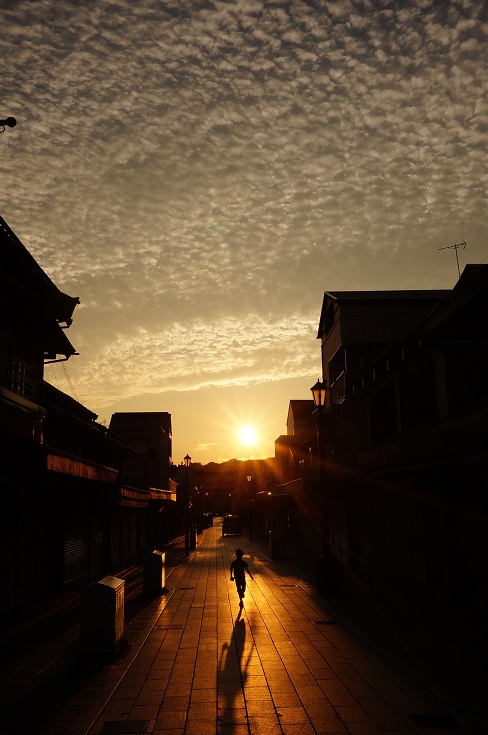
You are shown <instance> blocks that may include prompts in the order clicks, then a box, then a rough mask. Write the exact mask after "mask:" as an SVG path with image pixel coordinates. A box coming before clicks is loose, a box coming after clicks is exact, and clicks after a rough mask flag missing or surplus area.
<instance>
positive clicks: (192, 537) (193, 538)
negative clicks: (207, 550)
mask: <svg viewBox="0 0 488 735" xmlns="http://www.w3.org/2000/svg"><path fill="white" fill-rule="evenodd" d="M196 548H197V529H196V528H192V529H191V530H190V551H195V549H196Z"/></svg>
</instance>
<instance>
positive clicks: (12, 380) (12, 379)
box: [8, 355, 35, 401]
mask: <svg viewBox="0 0 488 735" xmlns="http://www.w3.org/2000/svg"><path fill="white" fill-rule="evenodd" d="M8 388H9V389H10V390H11V391H13V392H14V393H18V394H19V395H21V396H23V397H24V398H27V399H28V400H29V401H32V400H33V399H34V389H35V369H34V366H33V364H32V363H31V362H29V361H27V360H24V359H22V358H21V357H18V356H17V355H12V360H11V363H10V369H9V380H8Z"/></svg>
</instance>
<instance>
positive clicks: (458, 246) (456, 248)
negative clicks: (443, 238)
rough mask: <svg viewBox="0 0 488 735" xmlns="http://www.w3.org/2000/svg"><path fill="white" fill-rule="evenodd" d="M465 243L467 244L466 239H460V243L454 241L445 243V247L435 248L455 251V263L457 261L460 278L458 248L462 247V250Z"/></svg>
mask: <svg viewBox="0 0 488 735" xmlns="http://www.w3.org/2000/svg"><path fill="white" fill-rule="evenodd" d="M466 244H467V243H466V240H461V242H460V243H454V245H446V247H445V248H437V250H454V252H455V253H456V263H457V268H458V275H459V278H461V271H460V269H459V256H458V250H459V248H462V249H463V250H464V248H465V247H466Z"/></svg>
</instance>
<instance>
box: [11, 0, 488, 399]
mask: <svg viewBox="0 0 488 735" xmlns="http://www.w3.org/2000/svg"><path fill="white" fill-rule="evenodd" d="M0 13H1V21H2V26H1V27H2V31H0V44H1V52H2V59H3V71H2V81H1V86H2V106H3V108H2V114H5V115H15V116H16V117H17V119H18V123H19V124H18V126H17V128H15V129H14V130H13V131H9V134H8V135H4V136H2V140H1V145H2V158H1V160H0V166H1V168H2V178H3V180H4V181H7V182H8V186H7V187H5V189H4V192H3V204H2V214H3V216H4V217H5V218H6V219H7V221H8V222H9V224H10V225H11V226H12V227H13V229H14V230H15V232H16V233H17V234H18V235H19V237H20V238H21V239H22V240H23V242H24V243H25V244H26V246H27V247H28V248H29V249H30V250H31V252H32V253H33V255H34V256H35V257H36V258H37V259H38V261H39V262H40V263H41V265H42V266H43V267H44V269H45V270H46V271H47V272H48V274H49V275H50V276H51V277H52V278H53V279H54V280H55V282H56V283H57V285H58V286H59V287H60V288H62V289H64V290H66V291H67V292H69V293H72V294H76V295H79V296H80V298H81V301H82V306H81V308H80V309H78V310H77V313H76V319H75V324H74V326H73V328H72V330H71V339H72V340H73V342H74V344H75V345H76V347H77V348H78V349H79V350H80V352H81V356H80V357H79V358H76V361H75V360H72V361H70V372H71V373H72V376H73V379H74V380H75V382H76V384H77V385H78V386H79V394H80V396H81V395H83V398H84V400H85V401H86V402H87V404H88V405H94V407H95V409H96V408H97V407H98V406H100V405H106V404H107V403H108V402H110V401H115V400H117V399H120V398H123V397H127V396H134V395H137V393H138V392H144V391H145V392H147V391H151V392H160V391H164V390H169V389H171V390H175V389H176V390H185V389H187V388H194V387H199V386H207V385H221V384H222V385H225V384H245V383H246V381H255V382H256V381H265V380H278V379H280V378H283V377H293V376H298V375H302V374H306V373H309V372H310V369H309V368H307V365H310V363H311V362H314V364H315V363H316V359H317V357H316V356H317V350H318V347H317V344H316V342H315V340H314V337H315V332H314V325H316V323H317V320H318V316H319V311H320V305H321V298H322V292H323V291H324V289H334V288H381V287H383V288H390V287H397V288H412V287H418V288H422V287H429V286H432V287H435V286H439V287H445V286H446V280H448V282H449V284H450V283H451V282H452V281H453V280H454V274H453V272H452V263H451V262H450V261H449V262H448V261H447V259H444V260H439V257H440V256H439V255H438V253H437V248H438V247H440V246H442V245H445V244H450V243H451V242H454V240H456V239H458V238H459V237H460V236H464V237H466V238H467V239H468V240H469V242H470V244H471V246H476V244H479V245H480V246H481V243H482V242H483V240H484V238H485V237H486V225H485V224H484V208H485V205H486V190H487V184H488V173H487V164H486V161H487V159H486V129H487V125H488V102H487V100H488V95H487V89H488V72H487V68H486V63H485V61H484V59H485V48H486V41H487V35H488V17H487V9H486V6H485V4H484V3H482V2H476V1H475V0H453V1H451V2H448V1H446V2H445V3H438V2H434V0H432V1H431V0H417V1H414V0H410V1H409V0H406V2H402V3H397V2H391V1H387V0H380V1H376V0H375V2H373V0H343V1H339V2H333V3H331V2H329V3H328V2H322V1H321V0H308V1H305V0H303V1H300V0H291V1H288V0H287V1H286V2H285V0H266V2H264V0H263V1H260V0H241V2H238V3H228V2H217V1H216V2H210V0H208V1H207V0H193V1H191V0H189V1H188V2H185V3H181V2H180V1H179V0H144V1H143V2H141V3H132V2H129V1H128V0H98V1H97V2H86V3H79V2H68V1H67V0H61V2H60V1H59V0H56V1H55V0H39V2H36V3H32V2H28V0H18V1H14V0H11V1H10V2H6V3H4V4H3V6H2V10H1V11H0ZM311 325H313V326H311ZM314 370H315V368H314Z"/></svg>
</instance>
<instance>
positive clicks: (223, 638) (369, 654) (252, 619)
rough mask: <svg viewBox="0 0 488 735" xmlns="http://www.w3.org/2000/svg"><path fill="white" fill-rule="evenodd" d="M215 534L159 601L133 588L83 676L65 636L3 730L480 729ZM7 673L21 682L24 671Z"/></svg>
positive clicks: (336, 733)
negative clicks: (49, 706)
mask: <svg viewBox="0 0 488 735" xmlns="http://www.w3.org/2000/svg"><path fill="white" fill-rule="evenodd" d="M221 534H222V529H221V526H220V525H215V526H214V527H213V528H210V529H207V530H205V531H204V532H203V534H202V535H201V536H199V539H198V542H199V544H198V548H197V550H196V552H195V553H194V554H193V555H192V558H191V560H190V561H189V563H184V564H181V565H180V566H177V567H174V568H173V569H172V570H171V573H170V574H169V575H168V576H167V588H168V591H167V593H166V594H165V595H163V596H159V597H157V598H155V599H149V600H148V599H145V600H144V599H143V596H142V595H140V593H139V595H138V604H139V605H140V609H139V611H138V612H137V614H134V615H133V616H132V617H131V621H130V622H129V623H128V624H127V625H126V631H125V635H126V637H127V640H128V643H129V646H128V648H127V652H126V654H125V656H123V657H122V658H120V659H119V660H118V661H115V662H113V663H111V664H110V665H105V666H98V667H97V666H94V667H93V669H91V668H90V667H88V668H86V669H83V670H81V669H80V666H79V664H78V665H77V666H73V665H71V666H70V665H69V661H68V659H69V660H71V662H73V660H74V658H73V652H74V651H75V649H74V648H73V645H74V639H73V640H72V641H71V643H72V644H73V645H72V646H71V658H70V654H69V652H67V653H65V657H64V660H65V664H66V665H65V667H64V668H63V667H59V670H58V671H55V675H54V676H53V677H50V678H49V677H48V678H47V679H46V681H45V682H44V683H43V685H42V686H40V687H39V686H38V687H37V688H36V689H31V690H28V689H24V690H23V695H22V696H21V697H20V698H19V697H18V696H17V697H15V696H14V699H13V700H12V701H11V703H10V707H9V712H8V716H7V717H6V718H2V719H0V732H1V733H3V732H5V733H6V732H8V733H14V732H17V733H22V735H29V733H42V734H43V735H47V734H48V733H49V734H50V735H53V734H54V733H56V735H68V734H69V735H104V734H105V733H138V732H147V733H159V734H160V735H326V734H327V735H342V734H345V733H346V734H347V733H349V734H350V735H381V734H382V733H388V735H400V734H403V735H407V733H409V734H410V735H422V734H423V735H428V734H429V733H431V734H432V735H448V733H454V732H457V733H459V735H468V733H469V735H472V734H473V733H475V732H486V729H479V730H478V723H476V724H475V725H473V723H471V722H470V723H469V724H468V723H467V722H466V721H465V720H464V718H463V717H462V713H460V712H459V711H452V710H450V709H449V707H448V706H447V705H445V704H443V703H441V702H440V701H439V700H438V699H437V698H436V697H435V696H434V695H433V694H432V693H430V692H429V691H428V690H426V689H424V688H423V687H422V686H421V685H420V684H419V683H418V682H416V681H414V680H412V679H410V678H409V677H408V675H407V674H405V673H403V672H402V671H401V670H399V669H398V668H396V667H395V666H394V665H392V664H391V663H390V662H389V661H388V660H387V659H385V658H383V656H382V655H381V654H380V653H378V652H377V651H376V650H374V649H373V648H371V647H370V646H369V644H367V643H365V642H364V641H363V640H362V639H361V638H360V637H359V636H358V635H357V633H354V632H352V630H351V629H350V628H349V627H348V626H347V625H346V624H345V623H344V621H342V620H341V619H340V618H339V617H338V616H337V614H333V613H332V612H331V610H330V608H328V607H327V604H326V603H325V602H324V600H322V599H321V598H320V597H319V596H318V595H317V593H316V590H315V589H314V588H313V586H311V585H309V584H304V583H303V582H302V580H301V578H300V576H299V575H298V574H297V572H296V571H295V570H294V569H293V567H291V566H290V565H289V564H288V563H287V562H285V561H280V562H279V563H276V562H274V561H272V560H271V559H269V558H268V557H267V555H266V553H265V551H264V550H263V549H262V548H258V546H256V545H255V544H253V543H251V542H249V541H248V540H247V539H246V538H245V537H242V536H241V537H239V536H235V537H234V536H226V537H223V536H222V535H221ZM239 546H240V547H241V548H242V549H243V550H244V553H245V557H244V558H245V559H246V560H247V561H248V564H249V567H250V570H251V572H252V574H253V576H254V581H249V582H248V589H247V592H246V597H245V601H244V602H245V604H244V607H243V608H242V609H241V608H240V607H239V599H238V596H237V592H236V589H235V584H234V583H233V582H231V581H230V577H229V566H230V562H231V560H232V558H233V557H234V551H235V549H236V548H237V547H239ZM73 635H76V632H75V633H73V632H70V636H71V637H73ZM60 645H61V644H60ZM69 648H70V647H69V646H68V649H69ZM61 658H63V657H61ZM75 658H76V656H75ZM28 665H30V666H32V655H31V659H30V663H29V664H28ZM34 668H35V666H34ZM1 673H2V672H1V671H0V674H1ZM17 676H18V677H19V679H21V678H22V675H21V672H20V670H17ZM11 684H12V681H10V689H11V694H10V695H9V696H11V695H12V691H13V690H12V687H11ZM53 685H54V686H58V687H60V688H61V689H62V690H63V687H64V689H65V691H64V693H63V696H62V697H61V698H59V700H58V704H57V705H56V707H55V711H48V710H44V713H43V717H42V722H41V720H40V719H38V720H37V721H36V708H35V707H34V708H32V707H31V706H30V705H31V704H32V702H33V700H36V701H37V702H38V704H39V703H40V702H41V701H45V700H46V699H48V698H49V696H50V695H51V694H52V693H53ZM7 689H8V687H7ZM2 691H3V692H4V695H3V698H4V697H5V688H2ZM2 721H3V725H2ZM5 723H7V727H5Z"/></svg>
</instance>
